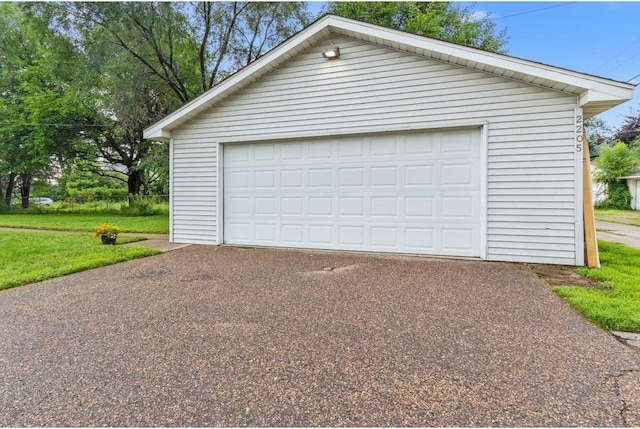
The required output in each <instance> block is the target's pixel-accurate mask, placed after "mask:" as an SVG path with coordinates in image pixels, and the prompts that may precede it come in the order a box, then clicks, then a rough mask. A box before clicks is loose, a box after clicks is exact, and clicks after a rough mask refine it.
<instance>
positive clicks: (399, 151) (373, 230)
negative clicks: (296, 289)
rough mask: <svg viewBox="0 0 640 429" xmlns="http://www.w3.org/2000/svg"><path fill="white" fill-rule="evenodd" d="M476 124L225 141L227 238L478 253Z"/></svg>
mask: <svg viewBox="0 0 640 429" xmlns="http://www.w3.org/2000/svg"><path fill="white" fill-rule="evenodd" d="M479 140H480V133H479V131H478V130H472V131H469V130H465V131H456V132H437V133H407V134H402V135H378V136H356V137H347V138H340V139H338V138H332V139H326V140H316V141H300V142H284V143H273V144H271V143H270V144H266V145H264V144H241V145H228V146H224V157H223V158H224V200H225V201H224V218H225V221H224V225H225V226H224V240H225V242H227V243H232V244H256V245H269V246H287V247H302V248H304V247H308V248H321V249H344V250H369V251H380V252H405V253H425V254H439V255H451V256H479V254H480V251H479V247H480V246H479V241H480V240H479V237H480V220H479V218H480V200H479V192H480V161H479V154H480V143H479Z"/></svg>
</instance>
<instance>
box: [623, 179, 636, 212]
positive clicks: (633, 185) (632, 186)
mask: <svg viewBox="0 0 640 429" xmlns="http://www.w3.org/2000/svg"><path fill="white" fill-rule="evenodd" d="M621 179H626V180H627V186H628V187H629V192H630V193H631V210H640V172H638V173H633V174H630V175H629V176H624V177H621Z"/></svg>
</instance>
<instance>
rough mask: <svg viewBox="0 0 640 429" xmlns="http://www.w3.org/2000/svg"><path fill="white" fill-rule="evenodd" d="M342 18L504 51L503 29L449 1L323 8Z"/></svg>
mask: <svg viewBox="0 0 640 429" xmlns="http://www.w3.org/2000/svg"><path fill="white" fill-rule="evenodd" d="M326 10H327V11H328V12H330V13H334V14H336V15H339V16H343V17H345V18H353V19H358V20H361V21H365V22H368V23H371V24H377V25H381V26H383V27H388V28H394V29H397V30H402V31H406V32H409V33H414V34H419V35H421V36H426V37H431V38H435V39H439V40H445V41H448V42H453V43H457V44H460V45H465V46H471V47H474V48H478V49H482V50H485V51H490V52H499V53H504V52H505V47H506V43H507V40H508V38H507V35H506V30H501V31H497V30H496V25H495V23H494V22H493V21H492V20H491V18H490V17H488V16H477V15H476V14H474V12H473V10H472V8H471V7H461V6H458V5H454V4H452V3H448V2H370V1H367V2H357V1H347V2H341V1H334V2H330V3H329V4H328V6H327V8H326Z"/></svg>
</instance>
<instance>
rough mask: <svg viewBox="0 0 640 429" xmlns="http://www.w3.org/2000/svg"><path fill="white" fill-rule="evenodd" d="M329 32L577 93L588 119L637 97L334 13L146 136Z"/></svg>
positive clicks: (591, 80)
mask: <svg viewBox="0 0 640 429" xmlns="http://www.w3.org/2000/svg"><path fill="white" fill-rule="evenodd" d="M330 34H338V35H343V36H347V37H350V38H353V39H358V40H362V41H365V42H369V43H374V44H378V45H381V46H386V47H389V48H391V49H395V50H399V51H405V52H408V53H411V54H416V55H421V56H424V57H427V58H432V59H435V60H439V61H444V62H447V63H450V64H457V65H459V66H462V67H466V68H470V69H475V70H480V71H484V72H487V73H492V74H494V75H498V76H503V77H505V78H508V79H512V80H517V81H520V82H525V83H529V84H532V85H536V86H540V87H544V88H550V89H553V90H556V91H561V92H565V93H568V94H574V95H576V96H577V97H579V103H580V106H581V107H582V109H583V114H584V116H585V118H589V117H592V116H594V115H597V114H598V113H601V112H604V111H605V110H608V109H610V108H612V107H614V106H617V105H619V104H621V103H624V102H625V101H628V100H631V98H632V97H633V89H634V85H632V84H629V83H625V82H619V81H615V80H611V79H606V78H602V77H598V76H592V75H588V74H585V73H579V72H576V71H572V70H567V69H563V68H560V67H554V66H550V65H547V64H542V63H538V62H534V61H528V60H523V59H520V58H515V57H510V56H508V55H502V54H495V53H491V52H486V51H483V50H480V49H475V48H470V47H466V46H461V45H456V44H453V43H449V42H444V41H441V40H435V39H430V38H427V37H423V36H418V35H415V34H410V33H405V32H402V31H398V30H392V29H388V28H384V27H380V26H377V25H373V24H367V23H364V22H360V21H355V20H352V19H347V18H341V17H338V16H335V15H325V16H324V17H322V18H320V19H319V20H317V21H316V22H315V23H313V24H311V25H310V26H308V27H307V28H305V29H304V30H302V31H300V32H299V33H297V34H295V35H294V36H292V37H291V38H289V39H287V40H286V41H284V42H283V43H281V44H280V45H278V46H277V47H275V48H273V49H272V50H270V51H269V52H267V53H266V54H265V55H263V56H262V57H260V58H258V59H257V60H255V61H253V62H252V63H250V64H249V65H247V66H246V67H244V68H242V69H240V70H238V71H237V72H236V73H234V74H232V75H231V76H229V77H228V78H227V79H225V80H224V81H222V82H221V83H219V84H218V85H216V86H214V87H213V88H211V89H210V90H208V91H206V92H205V93H203V94H202V95H200V96H199V97H197V98H195V99H193V100H192V101H190V102H189V103H187V104H185V105H184V106H183V107H181V108H180V109H178V110H176V111H175V112H173V113H171V114H169V115H168V116H166V117H165V118H164V119H162V120H160V121H158V122H156V123H155V124H153V125H151V126H149V127H148V128H147V129H145V130H144V138H146V139H152V140H159V141H168V140H169V139H170V138H171V136H172V131H173V129H175V128H176V127H178V126H180V125H181V124H183V123H185V122H186V121H188V120H189V119H191V118H194V117H196V116H197V115H199V114H200V113H201V112H203V111H204V110H207V109H209V108H211V107H212V106H213V105H214V104H215V103H218V102H219V101H221V100H223V99H224V98H226V97H228V96H229V95H231V94H233V93H235V92H237V91H239V90H240V89H242V88H244V87H246V86H247V85H249V84H251V83H253V82H255V81H256V80H258V79H260V78H261V77H262V76H264V75H265V74H267V73H269V72H270V71H272V70H274V69H276V68H277V67H279V66H280V65H282V64H283V63H285V62H286V61H287V60H289V59H290V58H292V57H294V56H295V55H297V54H298V53H300V52H302V51H304V50H305V49H307V48H309V47H310V46H312V45H314V44H315V43H316V42H319V41H321V40H322V39H325V38H326V37H328V36H329V35H330Z"/></svg>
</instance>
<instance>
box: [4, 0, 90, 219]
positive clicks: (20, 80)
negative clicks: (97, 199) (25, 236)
mask: <svg viewBox="0 0 640 429" xmlns="http://www.w3.org/2000/svg"><path fill="white" fill-rule="evenodd" d="M0 34H2V35H3V36H2V38H0V53H1V54H0V95H1V97H0V117H1V118H2V121H1V122H0V139H1V140H2V145H0V164H1V167H0V170H1V172H2V173H3V174H4V177H5V179H4V180H2V181H1V182H2V184H3V186H4V189H3V194H4V195H3V197H4V198H3V200H4V204H5V205H7V206H10V204H11V197H12V195H13V191H14V187H15V186H16V185H17V186H18V187H19V190H20V194H21V200H22V206H23V207H25V208H26V207H28V205H29V195H30V189H31V182H32V180H33V179H34V177H46V176H47V175H49V174H51V173H52V172H53V171H54V170H55V166H56V164H60V163H61V162H64V160H65V159H66V158H67V157H72V156H73V154H74V151H75V144H76V142H77V141H79V140H81V139H82V138H83V136H84V134H85V132H87V130H88V129H90V128H91V127H93V126H94V122H95V118H96V113H95V108H94V107H95V104H94V103H93V100H92V95H91V94H87V93H85V92H84V91H83V89H82V87H80V86H78V85H77V82H79V81H81V80H82V77H81V76H82V74H83V70H84V67H83V58H82V56H81V55H80V53H79V52H78V51H76V50H75V48H74V47H73V45H72V44H71V43H69V41H68V40H67V39H66V38H64V37H60V36H57V35H55V34H54V33H53V32H52V31H51V30H50V29H49V28H48V27H47V25H46V23H45V22H42V21H40V20H38V19H37V18H35V17H33V16H30V15H28V14H25V13H24V11H23V9H21V8H20V7H19V6H16V5H13V4H8V3H2V4H0Z"/></svg>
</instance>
